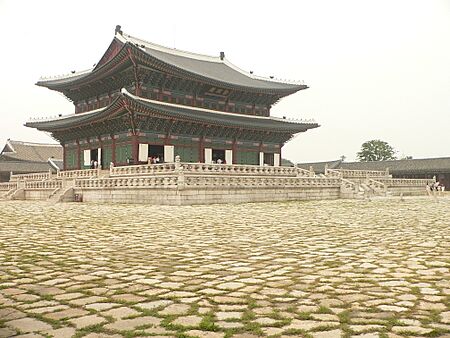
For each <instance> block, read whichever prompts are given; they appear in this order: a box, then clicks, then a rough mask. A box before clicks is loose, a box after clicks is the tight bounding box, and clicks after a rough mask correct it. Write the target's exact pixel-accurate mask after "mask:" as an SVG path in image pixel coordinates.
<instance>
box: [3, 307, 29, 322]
mask: <svg viewBox="0 0 450 338" xmlns="http://www.w3.org/2000/svg"><path fill="white" fill-rule="evenodd" d="M23 317H26V314H25V313H23V312H21V311H19V310H16V309H14V308H12V307H7V308H3V309H0V318H1V319H2V320H13V319H19V318H23Z"/></svg>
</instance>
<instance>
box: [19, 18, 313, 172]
mask: <svg viewBox="0 0 450 338" xmlns="http://www.w3.org/2000/svg"><path fill="white" fill-rule="evenodd" d="M37 85H39V86H43V87H46V88H49V89H51V90H56V91H58V92H61V93H63V94H64V95H65V96H66V97H67V98H68V99H69V100H71V101H72V102H73V104H74V107H75V113H73V114H70V115H60V116H59V117H58V118H54V119H47V120H36V121H29V122H27V123H26V126H28V127H32V128H37V129H39V130H42V131H46V132H49V133H51V135H52V137H53V138H55V139H56V140H58V141H59V142H60V143H61V145H62V146H63V150H64V169H65V170H70V169H83V168H89V167H91V166H92V163H94V162H97V163H98V164H99V166H102V167H108V166H109V165H110V163H113V164H114V165H126V164H139V163H146V162H147V161H148V159H149V158H155V159H156V158H157V159H158V160H159V161H160V162H173V161H174V158H175V156H176V155H179V156H180V157H181V159H182V161H183V162H204V163H214V162H217V163H227V164H255V165H272V166H279V165H280V163H281V150H282V147H283V145H284V144H285V143H286V142H287V141H288V140H289V139H291V138H292V137H293V135H294V134H296V133H299V132H305V131H306V130H308V129H311V128H316V127H318V126H319V125H318V124H317V123H315V122H313V121H301V120H287V119H284V118H276V117H272V116H270V109H271V107H272V106H273V105H274V104H275V103H276V102H277V101H278V100H280V99H281V98H283V97H285V96H287V95H290V94H293V93H295V92H297V91H299V90H303V89H306V88H308V87H307V86H306V85H304V84H299V83H285V82H280V81H276V80H274V79H273V78H269V79H266V78H261V77H258V76H255V75H253V74H252V73H251V72H248V73H247V72H244V71H242V70H241V69H239V68H237V67H236V66H234V65H233V64H231V63H230V62H229V61H228V60H227V59H226V58H225V55H224V53H223V52H221V53H220V56H218V57H212V56H205V55H200V54H194V53H190V52H183V51H179V50H176V49H170V48H166V47H163V46H159V45H156V44H153V43H150V42H147V41H144V40H141V39H138V38H135V37H132V36H130V35H128V34H125V33H123V32H122V30H121V28H120V26H117V27H116V31H115V36H114V38H113V41H112V42H111V44H110V46H109V47H108V49H107V50H106V52H105V53H104V55H103V56H102V57H101V59H100V61H99V62H98V63H97V64H96V65H95V66H94V67H93V68H92V69H90V70H88V71H84V72H78V73H77V72H73V73H72V74H70V75H67V76H62V77H57V78H51V79H41V80H40V81H39V82H38V83H37Z"/></svg>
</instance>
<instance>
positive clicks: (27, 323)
mask: <svg viewBox="0 0 450 338" xmlns="http://www.w3.org/2000/svg"><path fill="white" fill-rule="evenodd" d="M5 325H6V326H9V327H11V328H13V329H15V330H18V331H20V332H23V333H29V332H37V331H44V330H50V329H52V326H51V325H49V324H47V323H44V322H42V321H40V320H37V319H34V318H21V319H15V320H11V321H9V322H6V323H5Z"/></svg>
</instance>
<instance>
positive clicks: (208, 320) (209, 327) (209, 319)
mask: <svg viewBox="0 0 450 338" xmlns="http://www.w3.org/2000/svg"><path fill="white" fill-rule="evenodd" d="M199 328H200V330H203V331H214V332H217V331H219V330H220V328H219V327H218V326H217V325H216V324H215V323H214V314H212V313H209V314H207V315H205V316H204V317H203V319H202V321H201V322H200V325H199Z"/></svg>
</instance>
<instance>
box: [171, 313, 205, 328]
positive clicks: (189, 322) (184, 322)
mask: <svg viewBox="0 0 450 338" xmlns="http://www.w3.org/2000/svg"><path fill="white" fill-rule="evenodd" d="M201 321H202V317H199V316H194V315H192V316H184V317H178V318H177V319H175V320H174V321H173V322H172V323H173V324H175V325H181V326H187V327H189V326H199V325H200V322H201Z"/></svg>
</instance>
